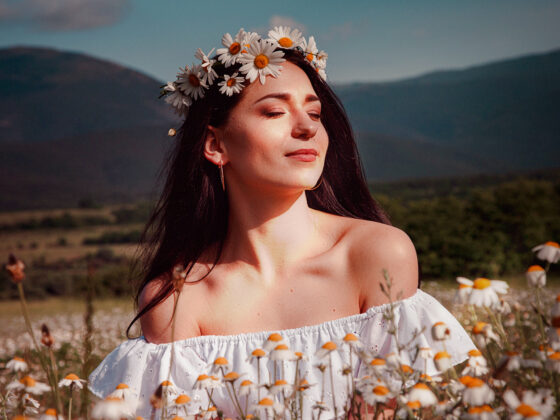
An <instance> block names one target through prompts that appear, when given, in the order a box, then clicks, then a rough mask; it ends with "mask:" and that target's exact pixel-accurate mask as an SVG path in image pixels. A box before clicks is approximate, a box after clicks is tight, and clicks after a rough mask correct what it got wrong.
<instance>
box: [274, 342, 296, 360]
mask: <svg viewBox="0 0 560 420" xmlns="http://www.w3.org/2000/svg"><path fill="white" fill-rule="evenodd" d="M295 359H296V356H295V354H294V352H293V351H291V350H290V349H289V347H288V346H287V345H286V344H278V345H277V346H276V347H274V349H273V350H272V351H271V352H270V360H295Z"/></svg>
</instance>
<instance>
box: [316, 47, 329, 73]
mask: <svg viewBox="0 0 560 420" xmlns="http://www.w3.org/2000/svg"><path fill="white" fill-rule="evenodd" d="M327 58H329V55H328V54H327V53H326V52H325V51H323V50H321V51H319V52H318V53H317V55H316V56H315V64H316V65H317V67H319V68H321V69H325V68H326V67H327Z"/></svg>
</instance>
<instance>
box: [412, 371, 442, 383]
mask: <svg viewBox="0 0 560 420" xmlns="http://www.w3.org/2000/svg"><path fill="white" fill-rule="evenodd" d="M418 379H419V380H420V381H424V382H441V381H442V379H441V377H439V376H436V377H435V378H432V377H431V376H430V375H428V374H427V373H421V374H420V376H419V377H418Z"/></svg>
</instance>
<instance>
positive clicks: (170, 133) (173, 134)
mask: <svg viewBox="0 0 560 420" xmlns="http://www.w3.org/2000/svg"><path fill="white" fill-rule="evenodd" d="M167 135H168V136H169V137H175V135H177V130H175V129H174V128H170V129H169V131H168V132H167Z"/></svg>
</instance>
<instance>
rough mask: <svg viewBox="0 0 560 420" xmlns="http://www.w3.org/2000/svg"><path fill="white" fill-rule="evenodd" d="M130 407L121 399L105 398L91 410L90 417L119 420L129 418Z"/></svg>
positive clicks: (130, 414)
mask: <svg viewBox="0 0 560 420" xmlns="http://www.w3.org/2000/svg"><path fill="white" fill-rule="evenodd" d="M132 414H133V413H132V410H131V408H130V406H129V405H128V404H127V403H126V402H125V401H124V400H122V399H120V398H115V397H107V398H105V399H104V400H101V401H99V402H98V403H97V404H95V406H94V407H93V409H92V410H91V417H93V418H94V419H105V420H120V419H122V418H123V417H124V418H126V417H131V416H132Z"/></svg>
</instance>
